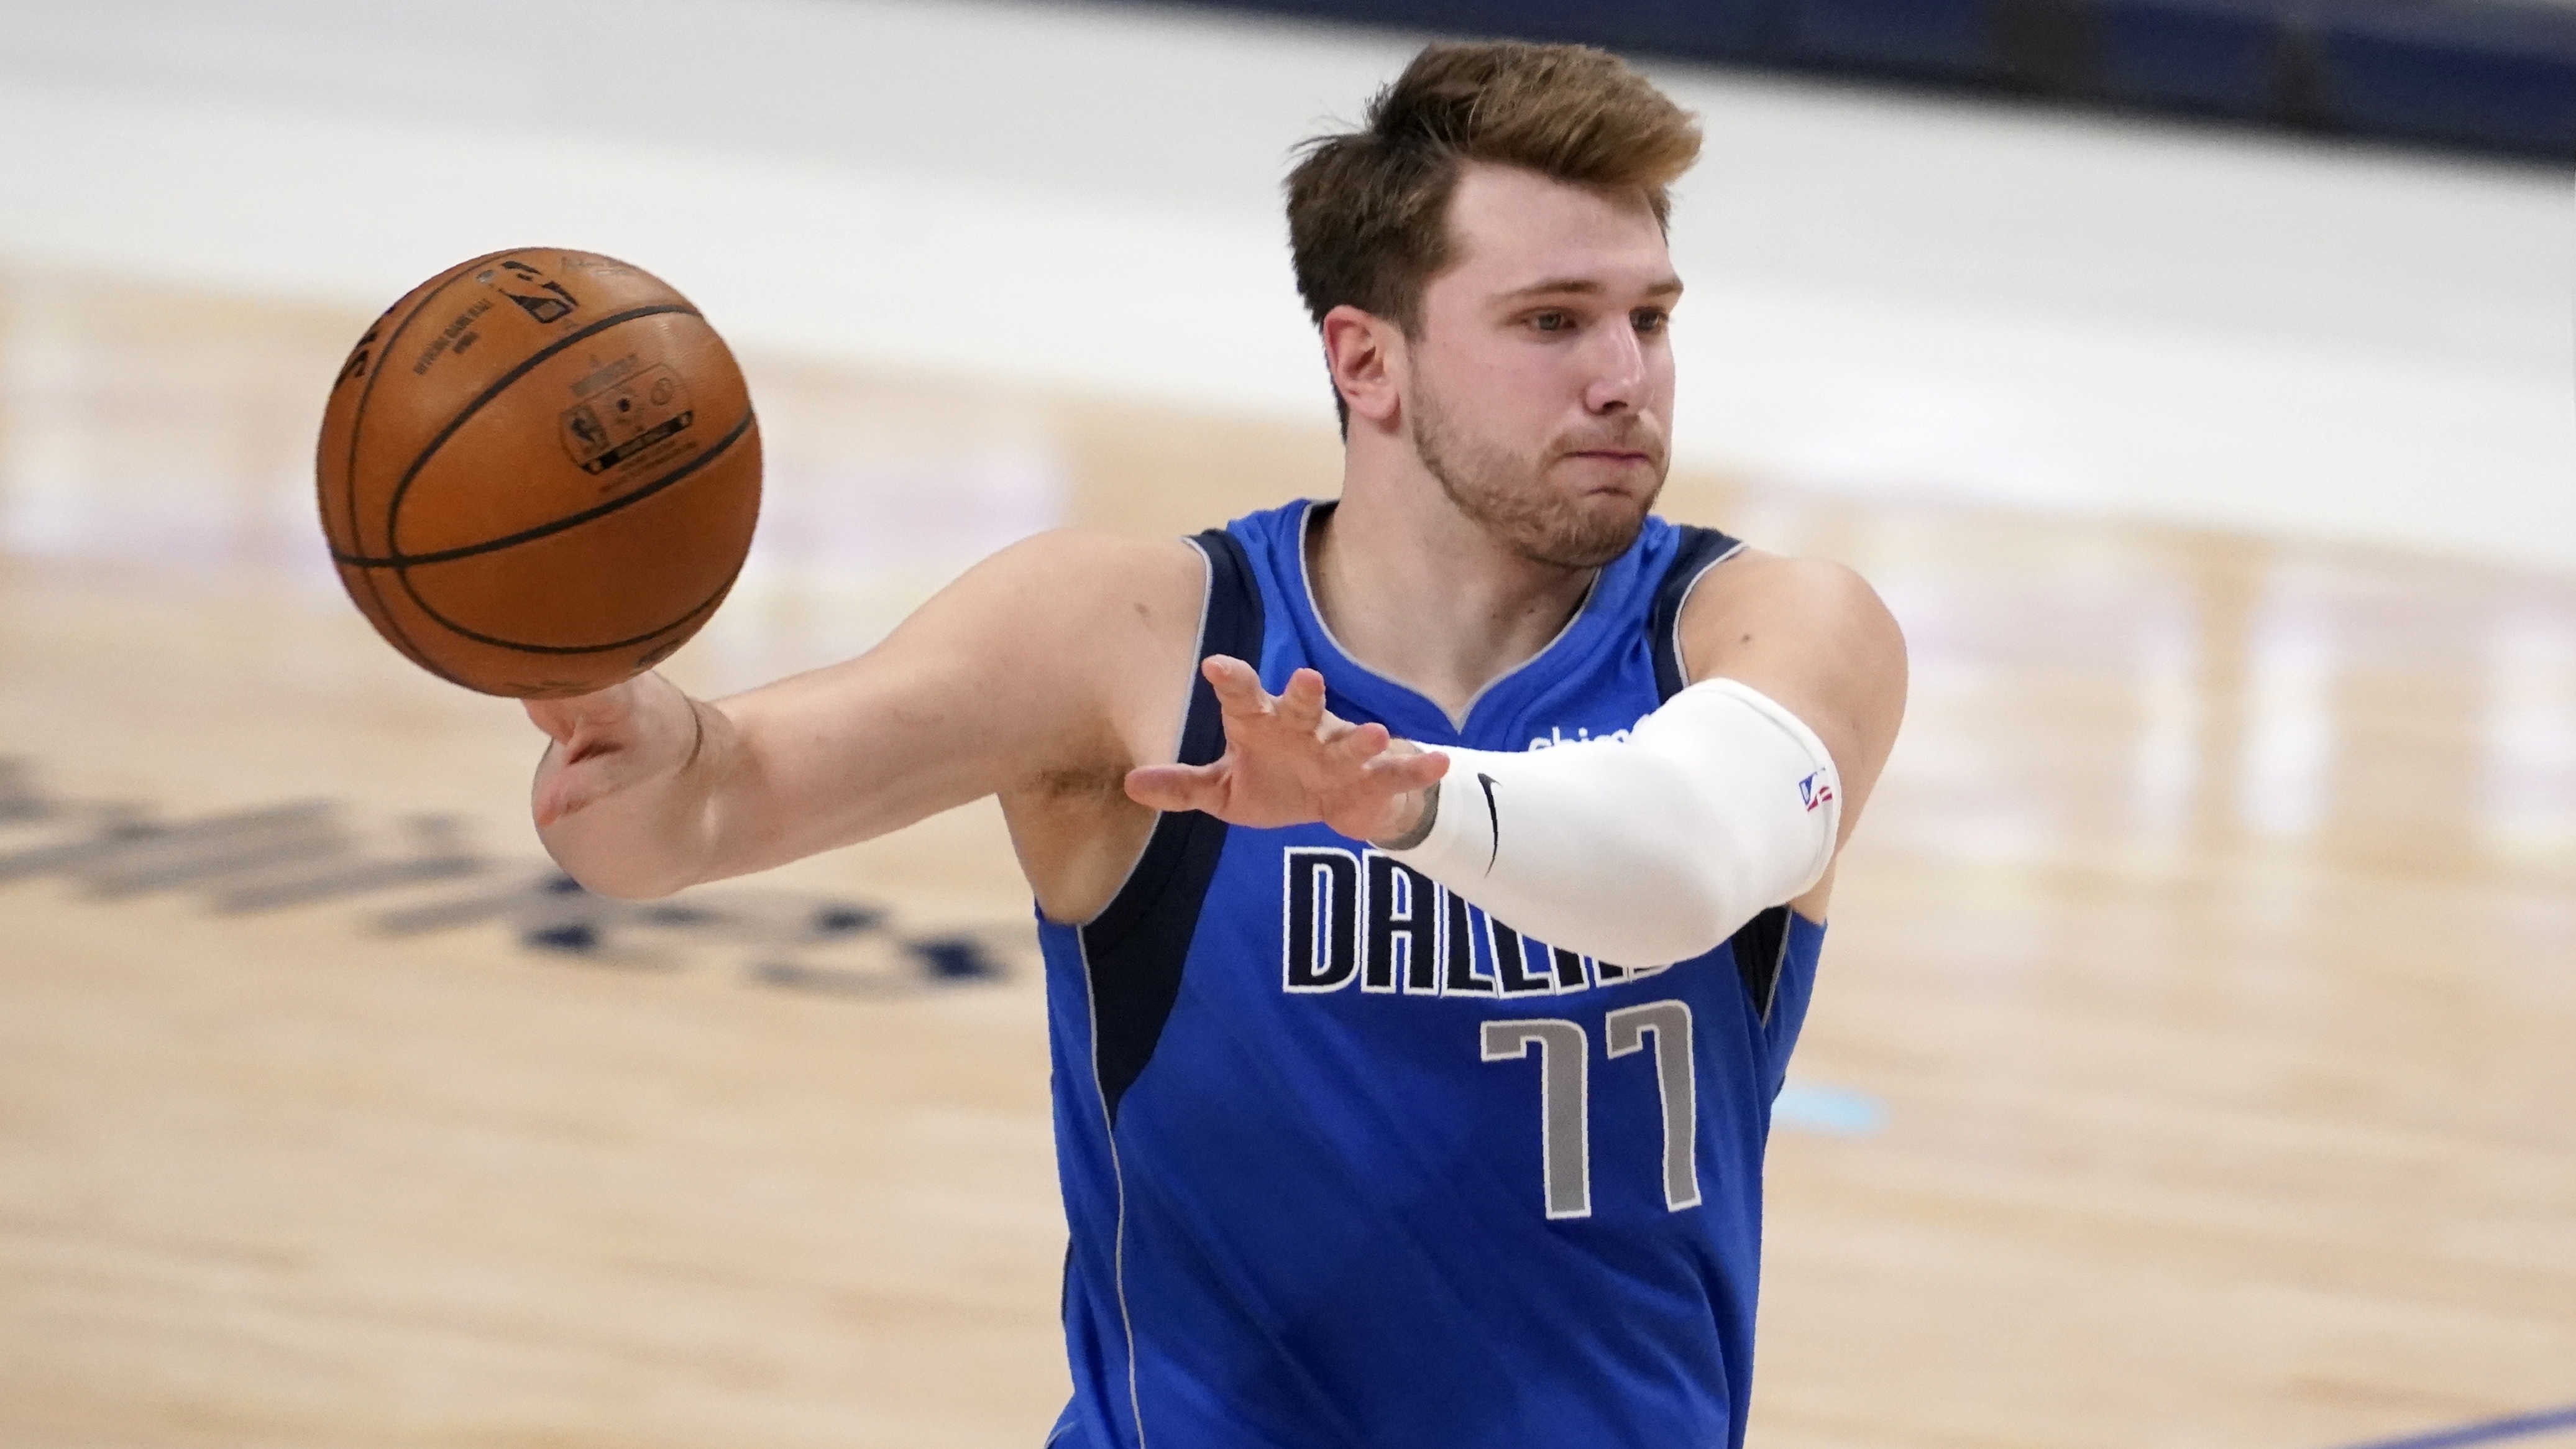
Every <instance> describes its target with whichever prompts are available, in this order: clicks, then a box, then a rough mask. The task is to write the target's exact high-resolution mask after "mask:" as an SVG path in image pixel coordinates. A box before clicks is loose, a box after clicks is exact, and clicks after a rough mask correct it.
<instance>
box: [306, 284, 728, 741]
mask: <svg viewBox="0 0 2576 1449" xmlns="http://www.w3.org/2000/svg"><path fill="white" fill-rule="evenodd" d="M315 474H316V481H317V484H318V487H319V492H320V502H321V510H322V528H323V532H324V533H325V535H326V536H327V537H328V538H329V540H330V545H331V557H332V561H333V563H334V564H336V565H337V566H338V568H339V571H340V581H341V583H342V584H343V585H344V586H345V587H346V588H347V589H348V591H349V597H350V598H351V599H352V600H353V601H355V602H356V604H357V606H358V608H359V610H360V611H361V612H363V613H364V614H365V615H366V616H367V620H368V622H369V623H372V624H374V625H375V626H376V632H377V633H379V634H382V635H383V636H384V637H385V641H386V642H387V643H389V644H391V645H393V646H394V647H395V648H396V649H399V650H401V651H402V652H403V654H404V655H405V656H406V657H408V658H409V659H410V660H411V661H412V662H413V663H415V664H418V665H419V666H420V667H422V668H423V669H426V670H428V671H429V672H431V673H432V674H435V675H437V676H439V677H440V678H442V679H446V680H450V681H453V682H455V683H457V684H461V685H464V686H465V687H467V688H468V689H475V690H480V691H482V692H483V693H485V694H497V695H509V696H517V697H522V698H548V697H554V696H561V695H572V694H586V693H589V692H590V691H592V690H597V689H604V688H606V687H608V686H609V685H612V684H615V683H617V682H618V681H620V680H622V679H627V678H630V677H632V676H633V675H635V674H638V673H641V672H642V671H644V670H646V669H649V668H651V667H652V666H653V665H654V664H656V663H658V662H660V661H661V660H662V659H663V658H665V657H667V656H668V655H669V654H670V653H671V652H672V651H673V650H675V649H678V648H679V647H680V646H681V645H682V644H684V643H686V642H688V639H689V637H690V636H691V635H692V634H694V633H696V632H697V630H698V628H699V626H700V625H702V624H704V623H705V622H706V621H707V619H708V618H709V617H710V616H711V615H713V614H714V613H715V610H716V606H717V605H718V604H719V603H721V602H723V600H724V596H725V593H726V591H727V590H729V589H730V588H731V587H732V586H733V581H734V577H735V575H736V574H737V573H739V572H740V571H741V568H742V561H743V555H744V554H745V552H746V551H747V550H748V549H749V548H750V547H751V534H752V526H753V524H754V522H755V521H756V519H757V517H758V514H759V511H760V427H759V424H758V423H757V421H755V420H754V418H753V416H752V410H751V395H750V393H749V391H748V390H747V389H746V388H745V387H744V385H743V380H742V373H741V371H740V370H739V369H738V368H737V367H736V366H735V365H734V360H733V355H732V354H731V353H730V352H728V351H727V350H726V348H725V344H724V341H723V339H721V338H719V337H718V336H717V335H716V333H715V329H713V328H712V327H710V326H708V325H707V322H706V319H705V318H703V317H701V316H700V315H699V314H698V311H697V309H696V308H695V307H692V306H691V305H689V301H688V299H687V298H685V297H683V296H681V295H680V294H679V293H678V292H677V291H674V290H673V289H672V288H670V287H669V286H667V285H665V284H664V283H663V282H661V281H660V280H659V279H657V278H655V277H653V276H652V275H650V274H649V273H646V272H644V271H642V270H640V269H638V268H635V267H631V266H628V265H626V264H625V263H623V262H619V261H614V260H612V259H610V258H607V257H603V256H595V255H592V254H590V253H587V252H573V251H555V250H545V249H537V248H528V249H522V250H516V251H505V252H493V253H491V254H490V255H488V256H480V257H476V258H475V259H473V260H472V261H469V262H465V263H462V264H460V265H458V266H455V267H451V268H449V269H448V270H446V271H444V272H441V273H439V274H438V275H437V276H434V277H432V278H430V279H429V280H428V281H426V282H423V283H421V284H420V285H419V286H418V287H415V288H413V289H412V291H411V293H410V294H409V295H407V296H405V297H404V298H403V299H402V300H401V301H398V302H396V303H394V305H393V306H392V307H391V308H389V309H387V310H386V312H385V314H384V315H383V316H382V317H379V318H378V319H377V320H376V323H375V325H374V326H372V327H370V328H368V329H367V332H366V335H365V336H363V337H361V338H359V339H358V344H357V346H356V347H355V348H354V349H352V350H351V352H350V354H349V359H348V361H347V363H346V364H345V365H344V366H342V368H341V369H340V373H339V376H338V378H337V380H336V381H334V383H333V384H332V388H331V398H330V403H329V406H328V407H327V408H326V409H325V410H324V412H323V417H322V437H321V442H320V444H319V448H318V456H317V459H316V466H315Z"/></svg>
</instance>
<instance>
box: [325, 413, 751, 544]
mask: <svg viewBox="0 0 2576 1449" xmlns="http://www.w3.org/2000/svg"><path fill="white" fill-rule="evenodd" d="M751 424H752V415H751V414H750V413H747V412H746V413H744V414H743V415H742V421H741V422H738V423H736V424H734V425H733V431H732V432H730V433H727V434H725V435H724V436H723V437H721V438H718V439H716V441H715V443H714V444H713V445H712V446H710V447H708V448H707V449H706V450H705V451H704V452H702V453H700V454H698V456H696V457H694V458H692V459H690V460H689V461H688V462H686V463H683V464H681V465H680V466H679V467H677V468H674V469H672V470H671V471H670V472H668V473H665V474H663V475H662V476H661V477H659V478H656V479H654V480H653V481H652V482H650V483H647V484H645V485H644V486H643V487H641V488H638V489H636V490H635V491H634V492H632V493H625V494H620V495H619V496H617V497H615V498H611V499H609V500H608V501H607V502H606V503H599V504H594V505H592V506H591V507H588V508H585V509H583V510H582V511H581V512H579V513H575V514H572V515H571V516H569V517H565V518H558V519H556V520H555V521H554V522H552V523H540V524H538V525H537V526H536V527H534V528H523V529H520V530H519V531H518V532H517V533H514V534H511V535H509V536H508V537H507V538H494V539H487V540H485V541H484V542H482V543H469V544H464V545H461V546H459V547H456V548H443V549H440V550H438V551H437V552H435V553H398V554H391V555H388V556H386V557H384V558H351V557H349V556H348V555H346V554H343V553H340V552H338V551H337V550H334V551H333V552H332V554H331V561H332V562H333V563H339V564H347V565H348V566H350V567H351V568H361V569H410V568H421V567H424V566H426V565H429V564H442V563H453V562H455V561H456V560H458V559H461V558H472V557H474V556H475V555H476V554H481V553H492V552H495V551H497V550H500V549H505V548H516V547H518V546H519V545H520V544H523V543H533V542H535V541H536V540H538V539H540V538H545V537H547V536H549V535H551V534H557V533H561V532H563V531H564V530H565V529H567V528H576V527H579V526H580V525H582V524H585V523H588V522H590V521H591V520H592V519H594V518H605V517H607V516H608V515H609V514H612V513H615V512H616V511H617V510H619V509H621V508H624V507H627V506H628V505H630V504H635V503H641V502H643V501H644V500H645V499H647V498H650V497H652V496H653V495H654V494H656V493H659V492H661V491H662V490H663V489H665V488H668V487H670V486H671V485H672V484H674V483H677V482H679V481H680V480H681V479H683V478H686V477H688V476H689V475H690V474H692V473H695V472H696V471H698V470H699V469H700V468H703V467H705V466H707V465H708V464H709V463H712V462H714V461H715V460H716V459H717V458H719V457H722V456H723V455H724V452H725V450H726V449H728V448H730V447H732V446H733V445H734V444H736V443H738V442H740V441H742V435H743V434H744V433H747V432H749V431H751Z"/></svg>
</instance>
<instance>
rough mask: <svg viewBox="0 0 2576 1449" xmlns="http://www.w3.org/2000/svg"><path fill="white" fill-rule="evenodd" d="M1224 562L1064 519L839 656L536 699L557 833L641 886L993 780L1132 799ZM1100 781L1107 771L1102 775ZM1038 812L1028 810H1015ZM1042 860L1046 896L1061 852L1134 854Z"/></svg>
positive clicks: (654, 890) (639, 890)
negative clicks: (1129, 788)
mask: <svg viewBox="0 0 2576 1449" xmlns="http://www.w3.org/2000/svg"><path fill="white" fill-rule="evenodd" d="M1205 579H1206V574H1205V567H1204V563H1203V561H1202V560H1201V558H1200V555H1199V554H1198V552H1197V550H1195V549H1194V548H1192V547H1190V546H1189V545H1188V544H1185V543H1182V542H1180V541H1178V540H1168V541H1151V542H1148V541H1140V540H1135V539H1127V538H1120V537H1116V536H1113V535H1108V534H1101V533H1093V532H1088V531H1077V530H1064V531H1059V532H1056V533H1049V534H1042V535H1040V536H1038V537H1036V538H1032V539H1028V540H1025V541H1023V542H1021V543H1019V544H1015V545H1013V546H1012V547H1010V548H1008V549H1005V550H1003V551H1002V552H1001V553H998V554H996V555H994V556H993V557H991V558H989V559H986V560H985V561H984V562H983V563H981V564H978V565H977V566H976V567H975V568H973V569H971V570H969V571H968V572H967V573H966V574H965V576H964V577H962V578H960V579H958V580H957V581H956V582H955V583H953V584H951V585H949V586H948V587H947V588H946V589H943V590H942V591H941V592H940V593H939V594H938V595H936V596H935V597H933V598H932V599H931V600H930V601H929V602H928V603H926V604H924V605H923V606H922V607H921V608H920V609H919V610H918V611H917V612H915V613H914V614H913V615H912V616H911V617H909V618H907V619H906V620H905V621H904V622H903V623H902V624H901V625H899V626H898V627H897V628H896V629H895V631H894V632H893V633H892V634H890V635H888V636H887V637H886V639H885V640H884V641H883V642H882V643H880V644H879V645H877V647H875V648H874V649H871V650H869V651H868V652H867V653H865V654H862V655H860V656H858V657H857V658H855V659H851V660H848V661H845V662H843V663H840V664H835V665H832V666H830V667H828V668H823V669H818V670H814V671H812V672H810V673H806V674H799V675H795V676H793V677H791V678H788V679H783V680H780V681H778V682H777V683H774V684H770V685H766V686H764V687H762V688H759V689H755V690H752V691H750V692H749V693H746V694H741V695H736V696H733V697H731V698H728V699H724V700H719V701H707V700H698V699H692V698H690V697H689V696H687V695H686V694H684V693H682V692H681V691H680V690H679V689H678V687H676V686H674V685H673V684H671V683H670V682H669V681H667V680H665V679H663V678H662V677H661V676H660V675H658V674H647V675H643V676H640V677H638V678H635V679H632V680H629V681H627V682H626V683H624V684H621V685H618V686H616V687H614V688H611V689H606V690H602V691H600V692H598V693H596V694H590V695H584V696H581V697H579V698H575V699H564V700H530V701H528V703H527V708H528V715H529V718H531V719H532V720H534V721H535V722H536V724H537V725H538V727H539V728H541V729H543V730H544V731H545V732H546V733H547V734H548V735H550V736H552V737H553V743H552V744H551V745H549V746H548V748H547V750H546V753H545V757H544V759H543V760H542V761H541V762H540V763H539V766H538V769H537V778H536V783H535V787H534V794H533V801H532V804H533V811H534V814H535V817H536V823H537V832H538V835H539V836H540V837H541V838H542V839H543V840H544V842H545V845H546V849H547V850H548V851H549V852H550V853H551V854H552V855H553V856H554V858H555V860H556V861H557V862H558V863H559V864H561V865H562V866H563V868H564V869H565V870H566V871H567V872H568V873H570V874H571V875H572V877H573V878H574V879H575V880H578V881H580V882H581V883H582V884H583V885H584V886H586V887H588V888H589V889H591V890H594V891H598V892H600V893H602V894H604V895H614V896H625V897H630V898H641V897H650V896H659V895H667V894H669V893H670V892H672V891H675V890H679V889H680V888H682V887H684V886H688V885H693V884H696V883H697V882H700V881H707V880H716V879H721V878H724V877H727V876H735V875H742V874H746V873H748V872H751V871H757V870H764V869H767V868H769V867H771V866H775V865H781V864H784V863H786V862H788V861H791V860H796V859H799V858H801V857H803V856H807V855H812V854H815V853H816V852H818V851H824V850H829V849H832V848H834V847H836V846H841V845H846V844H849V843H851V842H853V841H859V840H865V839H868V838H870V837H873V836H878V835H883V834H885V833H887V832H889V831H892V830H896V829H900V828H901V827H903V826H905V825H909V824H911V823H913V822H914V821H917V820H921V819H924V818H926V817H928V816H930V815H933V814H936V813H938V812H939V811H942V810H946V809H948V808H950V807H952V806H956V805H962V804H965V803H966V802H968V801H971V800H976V799H980V798H982V797H983V796H986V795H991V794H995V793H1001V794H1003V795H1005V797H1006V799H1010V798H1014V797H1017V798H1021V799H1025V800H1032V801H1035V802H1037V804H1038V807H1039V808H1038V809H1037V811H1036V812H1035V813H1040V814H1043V813H1044V805H1045V802H1047V801H1049V800H1052V799H1055V798H1058V797H1060V796H1067V795H1070V796H1072V797H1074V799H1075V802H1076V805H1077V807H1080V806H1083V805H1084V804H1086V802H1088V803H1096V804H1097V805H1098V806H1099V807H1100V808H1103V809H1107V810H1111V811H1119V810H1126V811H1131V812H1132V811H1134V810H1136V809H1137V808H1138V807H1135V806H1133V805H1132V804H1130V803H1129V802H1126V801H1125V800H1124V798H1123V797H1122V796H1120V795H1119V794H1118V791H1117V784H1116V782H1117V781H1118V780H1119V778H1120V777H1121V776H1122V774H1123V772H1124V771H1126V770H1127V769H1129V768H1132V767H1133V766H1135V765H1138V764H1146V763H1153V762H1156V761H1159V760H1169V759H1170V758H1171V757H1172V751H1173V750H1174V749H1176V747H1177V740H1178V734H1179V729H1180V718H1181V712H1182V709H1183V707H1184V705H1185V704H1186V701H1187V698H1188V688H1189V682H1190V678H1191V662H1192V659H1193V658H1194V655H1195V649H1196V643H1197V632H1198V623H1199V617H1200V608H1201V603H1202V600H1203V598H1204V595H1205ZM1087 781H1101V782H1105V787H1104V788H1102V789H1099V790H1094V791H1090V792H1089V793H1088V794H1087V795H1086V793H1085V791H1084V788H1083V782H1087ZM1059 786H1062V787H1063V788H1058V787H1059ZM1093 796H1096V797H1097V800H1096V801H1092V800H1091V797H1093ZM1030 813H1032V812H1031V811H1030V810H1025V809H1024V810H1021V811H1018V812H1015V819H1014V827H1015V829H1017V828H1018V827H1019V826H1020V824H1021V822H1020V820H1019V819H1018V818H1017V816H1018V815H1026V814H1030ZM1149 827H1150V820H1149V819H1148V820H1146V821H1145V822H1144V828H1149ZM1034 834H1035V835H1036V836H1037V837H1038V839H1037V841H1036V842H1035V843H1036V844H1037V848H1038V852H1039V854H1040V855H1042V856H1043V855H1046V854H1048V853H1050V852H1052V853H1057V854H1061V853H1065V852H1069V851H1070V852H1079V851H1081V850H1085V849H1091V850H1100V849H1110V850H1115V849H1117V848H1119V847H1120V844H1121V842H1122V840H1123V838H1124V837H1125V836H1126V835H1129V834H1134V835H1135V836H1136V843H1137V844H1140V845H1141V841H1142V828H1140V829H1138V830H1136V831H1132V832H1131V831H1120V830H1116V829H1110V830H1105V831H1104V830H1072V831H1065V830H1057V831H1045V830H1039V831H1036V832H1034ZM1028 854H1029V850H1028V849H1027V847H1026V845H1024V848H1023V855H1024V857H1026V856H1027V855H1028ZM1024 864H1025V865H1026V866H1027V867H1028V868H1029V869H1030V872H1031V877H1032V880H1033V882H1036V883H1037V884H1039V886H1040V896H1041V899H1042V900H1044V899H1045V898H1046V896H1047V895H1048V893H1049V892H1048V890H1047V889H1046V887H1047V884H1048V882H1047V881H1046V880H1045V879H1042V878H1041V877H1044V876H1047V875H1048V874H1050V873H1052V874H1055V875H1059V876H1064V877H1066V878H1069V879H1077V880H1078V879H1087V878H1091V877H1096V876H1098V875H1100V874H1102V873H1103V870H1104V868H1105V869H1107V870H1109V872H1110V873H1113V874H1114V873H1115V871H1116V870H1117V869H1120V868H1121V867H1118V866H1117V865H1116V863H1114V862H1111V863H1106V864H1105V866H1104V863H1086V862H1083V861H1079V860H1066V861H1056V860H1048V859H1024Z"/></svg>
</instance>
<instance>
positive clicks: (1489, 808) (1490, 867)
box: [1476, 770, 1503, 875]
mask: <svg viewBox="0 0 2576 1449" xmlns="http://www.w3.org/2000/svg"><path fill="white" fill-rule="evenodd" d="M1476 783H1477V784H1479V785H1482V786H1484V787H1485V823H1486V824H1488V825H1491V826H1493V827H1494V849H1493V853H1492V854H1490V855H1487V856H1486V857H1485V874H1487V875H1492V874H1493V873H1494V862H1495V861H1497V860H1500V859H1501V858H1502V855H1503V817H1502V814H1501V812H1499V811H1497V810H1495V809H1494V777H1493V776H1491V775H1488V774H1486V773H1485V772H1484V771H1482V770H1478V771H1477V772H1476Z"/></svg>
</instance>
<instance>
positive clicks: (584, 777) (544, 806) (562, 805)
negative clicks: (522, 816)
mask: <svg viewBox="0 0 2576 1449" xmlns="http://www.w3.org/2000/svg"><path fill="white" fill-rule="evenodd" d="M590 773H591V772H589V771H587V770H583V769H580V768H577V767H574V766H569V765H557V766H556V767H554V768H553V769H550V770H548V771H546V772H545V773H543V774H541V775H539V776H538V777H537V789H536V798H535V799H534V800H533V801H531V802H530V805H531V807H532V808H531V810H530V813H531V814H533V815H535V816H536V818H537V826H538V828H539V829H543V828H545V827H546V826H549V825H552V824H554V823H555V822H556V821H558V820H561V819H563V818H564V817H565V816H567V815H570V814H572V813H573V812H574V811H576V810H579V809H580V808H581V807H583V806H584V805H587V804H589V803H590V801H591V798H592V795H593V794H594V792H595V789H596V785H595V782H593V781H591V780H590V779H589V778H588V776H589V774H590Z"/></svg>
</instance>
